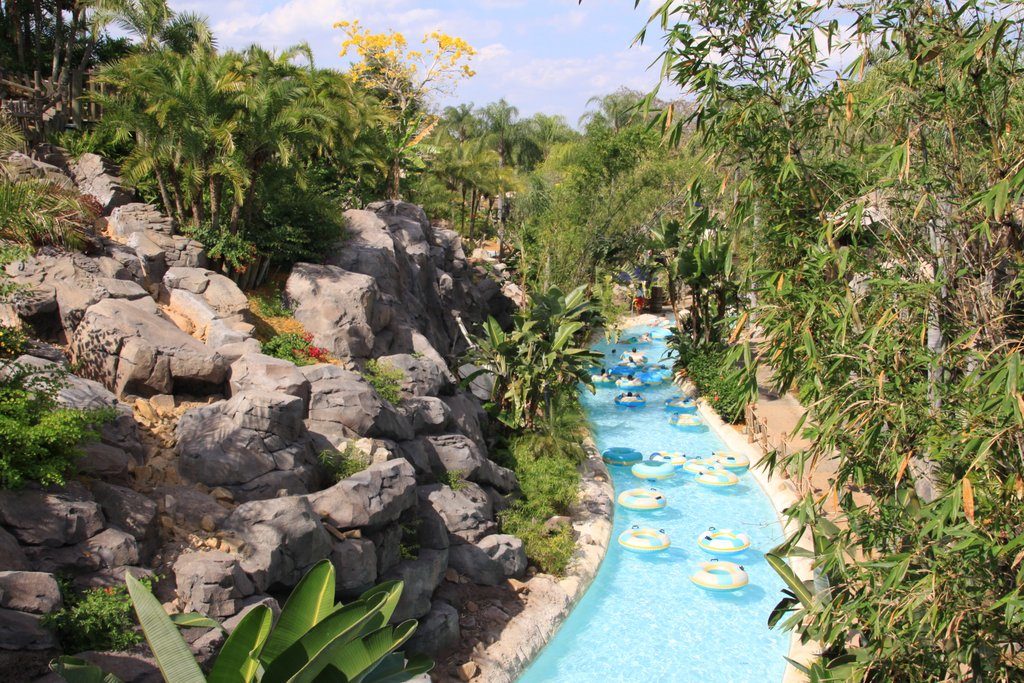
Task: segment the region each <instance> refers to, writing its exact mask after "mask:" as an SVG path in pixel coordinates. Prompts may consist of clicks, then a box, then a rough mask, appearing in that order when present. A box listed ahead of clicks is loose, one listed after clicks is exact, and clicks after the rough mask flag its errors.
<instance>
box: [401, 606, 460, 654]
mask: <svg viewBox="0 0 1024 683" xmlns="http://www.w3.org/2000/svg"><path fill="white" fill-rule="evenodd" d="M459 636H460V631H459V611H458V610H457V609H455V608H454V607H452V606H451V605H449V604H448V603H447V602H444V601H443V600H436V601H434V602H433V603H431V606H430V611H429V612H428V613H427V614H426V616H424V617H423V618H422V619H420V620H419V626H417V627H416V633H414V634H413V635H412V638H410V639H409V640H408V641H407V642H406V644H405V646H404V647H403V648H402V649H403V651H405V652H407V653H409V654H424V655H428V656H430V657H436V656H437V655H439V654H442V653H444V652H446V651H448V650H450V649H451V648H453V647H454V646H455V645H456V644H457V643H458V642H459Z"/></svg>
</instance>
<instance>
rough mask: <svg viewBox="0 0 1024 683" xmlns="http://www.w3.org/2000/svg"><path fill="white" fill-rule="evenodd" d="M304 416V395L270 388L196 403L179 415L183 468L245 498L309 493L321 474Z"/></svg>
mask: <svg viewBox="0 0 1024 683" xmlns="http://www.w3.org/2000/svg"><path fill="white" fill-rule="evenodd" d="M302 417H303V404H302V399H300V398H298V397H295V396H289V395H287V394H280V393H272V392H265V391H243V392H241V393H239V394H236V395H234V396H232V397H231V398H230V399H228V400H227V401H218V402H217V403H213V404H210V405H207V406H201V407H198V408H193V409H192V410H189V411H188V412H186V413H185V414H184V415H182V416H181V419H180V420H179V421H178V427H177V430H176V435H177V437H178V453H179V455H180V460H179V462H178V470H179V472H181V474H182V476H184V477H186V478H187V479H189V480H191V481H195V482H199V483H202V484H205V485H206V486H226V487H229V488H230V489H231V490H232V491H233V492H234V493H235V495H236V496H237V497H239V498H242V499H245V500H255V499H260V498H268V497H272V496H275V495H281V494H282V493H283V494H284V495H293V494H299V493H306V492H307V491H309V490H310V487H312V486H314V485H315V484H316V483H317V482H318V478H319V475H318V469H317V464H316V456H315V454H314V453H313V447H312V441H311V440H310V438H309V435H308V433H307V432H306V427H305V425H304V424H303V421H302Z"/></svg>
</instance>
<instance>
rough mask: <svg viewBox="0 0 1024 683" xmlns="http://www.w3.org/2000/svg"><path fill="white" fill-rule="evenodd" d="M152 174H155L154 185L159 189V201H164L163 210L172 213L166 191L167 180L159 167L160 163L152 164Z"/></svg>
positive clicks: (169, 198) (171, 206)
mask: <svg viewBox="0 0 1024 683" xmlns="http://www.w3.org/2000/svg"><path fill="white" fill-rule="evenodd" d="M153 175H155V176H156V186H157V188H159V190H160V201H162V202H163V203H164V211H166V212H167V213H169V214H173V212H174V205H173V204H171V196H170V195H169V194H168V193H167V180H166V179H164V173H163V171H162V170H161V169H160V164H153Z"/></svg>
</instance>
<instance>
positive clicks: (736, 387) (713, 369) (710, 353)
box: [669, 334, 748, 424]
mask: <svg viewBox="0 0 1024 683" xmlns="http://www.w3.org/2000/svg"><path fill="white" fill-rule="evenodd" d="M669 347H670V348H671V349H672V351H673V352H674V353H675V354H676V362H675V366H676V368H677V369H679V370H684V371H685V372H686V375H687V377H689V378H690V379H691V380H693V383H694V384H696V385H697V389H698V390H700V394H701V397H702V398H703V399H704V400H705V401H707V402H708V404H709V405H710V406H711V407H712V408H714V409H715V411H717V412H718V414H719V415H721V416H722V419H723V420H725V421H726V422H730V423H732V424H736V423H739V422H742V421H743V414H744V410H745V409H746V406H747V398H748V395H747V387H746V386H744V385H743V383H742V382H740V381H739V380H738V379H737V378H736V377H735V376H734V375H735V373H734V371H733V368H732V365H731V364H730V362H729V351H728V349H727V348H726V347H725V346H722V345H720V344H714V343H703V344H697V345H695V344H693V342H691V341H690V339H689V337H688V336H686V335H679V334H674V335H673V336H672V338H671V339H670V342H669Z"/></svg>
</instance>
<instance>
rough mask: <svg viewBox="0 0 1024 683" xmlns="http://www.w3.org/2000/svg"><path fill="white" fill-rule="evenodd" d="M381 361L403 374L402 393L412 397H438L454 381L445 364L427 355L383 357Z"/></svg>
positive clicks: (404, 354)
mask: <svg viewBox="0 0 1024 683" xmlns="http://www.w3.org/2000/svg"><path fill="white" fill-rule="evenodd" d="M380 361H381V362H383V363H387V364H389V365H391V366H392V367H394V368H395V369H397V370H400V371H401V372H402V375H403V376H404V379H403V380H402V391H403V392H405V393H406V394H408V395H410V396H437V395H439V394H440V393H441V392H442V391H445V390H447V389H448V388H450V387H451V384H452V381H453V377H452V375H451V373H450V372H449V371H448V367H447V366H446V365H445V364H444V362H443V361H441V360H440V359H438V358H431V357H430V356H428V355H426V354H421V355H418V356H414V355H412V354H408V353H398V354H394V355H391V356H383V357H381V358H380Z"/></svg>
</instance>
